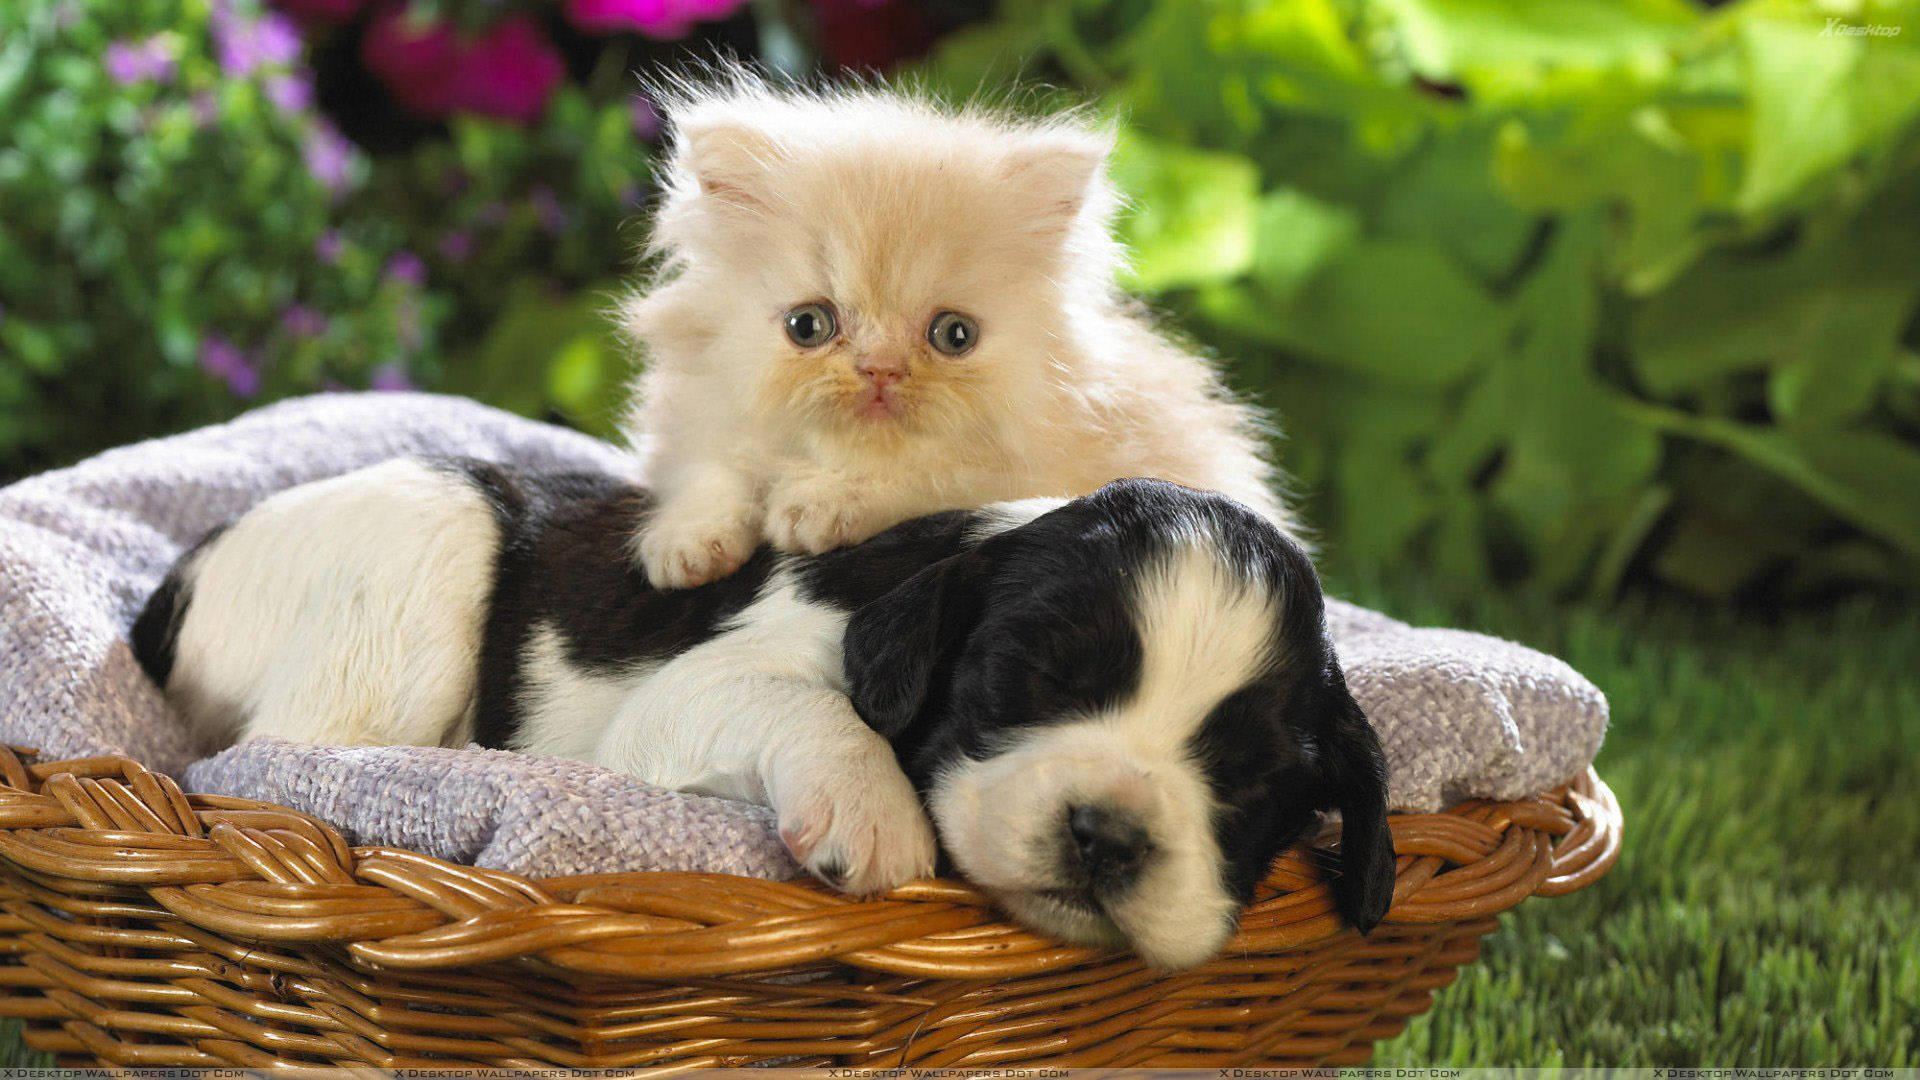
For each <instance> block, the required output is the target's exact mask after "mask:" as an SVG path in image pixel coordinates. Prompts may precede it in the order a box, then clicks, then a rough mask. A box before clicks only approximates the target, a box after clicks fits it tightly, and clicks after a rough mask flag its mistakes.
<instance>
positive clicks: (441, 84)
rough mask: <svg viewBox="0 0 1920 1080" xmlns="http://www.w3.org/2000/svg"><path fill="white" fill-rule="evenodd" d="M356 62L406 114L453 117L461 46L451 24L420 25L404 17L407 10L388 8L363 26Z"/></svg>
mask: <svg viewBox="0 0 1920 1080" xmlns="http://www.w3.org/2000/svg"><path fill="white" fill-rule="evenodd" d="M360 60H361V62H362V63H364V64H366V65H367V70H369V71H371V72H373V73H374V74H375V75H378V76H379V77H380V81H381V82H384V83H386V85H387V88H388V89H389V90H391V91H392V92H393V96H394V98H395V99H396V100H398V101H399V102H400V104H402V105H404V106H406V107H407V109H408V110H409V111H410V112H414V113H418V114H419V115H421V116H425V117H440V116H445V115H446V114H447V113H449V112H452V111H453V72H454V67H455V66H456V65H457V64H458V63H459V62H460V46H459V43H458V41H456V40H455V38H454V33H453V27H452V26H451V25H450V24H448V23H445V22H433V23H420V22H418V21H416V20H415V19H413V18H412V17H411V16H410V15H408V13H407V5H406V4H404V3H398V4H390V5H388V6H387V7H384V8H381V9H380V10H379V11H378V12H377V13H375V15H374V16H373V21H372V22H370V23H369V24H368V25H367V33H366V36H365V37H364V38H362V39H361V41H360Z"/></svg>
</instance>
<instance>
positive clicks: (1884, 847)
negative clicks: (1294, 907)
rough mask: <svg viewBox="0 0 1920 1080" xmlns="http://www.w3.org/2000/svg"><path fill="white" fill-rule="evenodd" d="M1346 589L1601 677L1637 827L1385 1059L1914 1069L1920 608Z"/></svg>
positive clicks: (1514, 921) (1527, 918) (1518, 923)
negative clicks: (1711, 605)
mask: <svg viewBox="0 0 1920 1080" xmlns="http://www.w3.org/2000/svg"><path fill="white" fill-rule="evenodd" d="M1336 591H1338V592H1340V593H1342V594H1344V595H1348V596H1352V597H1354V598H1355V599H1358V600H1360V601H1362V602H1364V603H1369V604H1371V605H1373V606H1376V607H1379V608H1381V609H1383V610H1386V611H1389V612H1392V613H1393V614H1396V615H1399V616H1401V617H1402V618H1406V619H1409V620H1411V621H1414V622H1418V623H1423V624H1436V625H1437V624H1446V625H1454V626H1466V627H1472V628H1474V629H1479V630H1484V631H1487V632H1490V633H1495V634H1499V635H1501V636H1504V637H1509V638H1513V639H1515V640H1518V641H1522V642H1525V643H1527V644H1529V645H1533V646H1536V647H1538V648H1541V649H1545V650H1547V651H1550V652H1553V653H1555V654H1557V655H1559V656H1562V657H1564V658H1565V659H1567V660H1568V661H1569V662H1571V663H1572V664H1573V665H1574V666H1575V667H1577V668H1579V669H1580V670H1581V671H1583V672H1585V673H1586V675H1587V676H1588V677H1589V678H1591V679H1593V680H1594V682H1595V683H1597V684H1599V686H1600V687H1601V688H1602V689H1604V690H1605V691H1606V692H1607V694H1608V696H1609V697H1610V698H1611V699H1612V703H1613V730H1612V731H1611V732H1610V733H1609V734H1608V737H1607V744H1606V748H1605V749H1604V750H1603V751H1602V753H1601V757H1600V768H1601V771H1602V773H1603V774H1604V775H1605V777H1606V778H1607V781H1608V783H1610V784H1611V785H1612V786H1613V789H1614V791H1615V792H1617V793H1618V794H1619V796H1620V801H1621V804H1622V806H1623V807H1624V809H1625V811H1626V820H1627V832H1626V849H1625V852H1624V853H1623V855H1622V856H1621V859H1620V863H1619V865H1618V866H1616V867H1615V868H1614V870H1613V873H1612V874H1610V875H1609V876H1608V877H1607V878H1606V879H1604V880H1603V881H1601V882H1600V883H1599V884H1597V885H1595V886H1594V887H1592V888H1590V889H1588V890H1586V891H1585V892H1582V893H1579V894H1576V895H1574V896H1570V897H1564V898H1560V899H1555V900H1533V901H1529V902H1528V903H1526V904H1523V905H1522V906H1521V907H1520V908H1519V909H1518V910H1517V911H1516V912H1514V913H1513V914H1511V915H1509V916H1507V917H1506V919H1505V920H1504V923H1503V926H1502V928H1501V930H1500V931H1499V932H1498V933H1496V934H1494V935H1493V936H1491V937H1489V938H1488V939H1487V942H1486V946H1485V949H1484V953H1483V956H1482V958H1481V961H1480V962H1479V963H1477V964H1474V965H1472V966H1470V967H1468V968H1467V969H1466V970H1464V971H1463V972H1462V973H1461V975H1460V978H1459V980H1458V981H1457V982H1456V983H1455V984H1454V985H1452V986H1450V987H1448V988H1447V989H1445V990H1443V991H1441V993H1440V995H1439V997H1438V999H1437V1001H1436V1002H1435V1005H1434V1008H1433V1010H1432V1011H1431V1012H1429V1013H1427V1014H1425V1015H1424V1016H1422V1017H1420V1018H1418V1019H1416V1020H1415V1021H1414V1022H1413V1023H1412V1025H1411V1026H1410V1027H1409V1028H1408V1029H1407V1031H1406V1032H1405V1033H1403V1034H1402V1035H1401V1036H1400V1037H1399V1038H1397V1039H1394V1040H1393V1041H1392V1042H1389V1043H1384V1044H1382V1045H1381V1046H1380V1047H1379V1051H1378V1054H1377V1056H1376V1061H1375V1063H1376V1064H1379V1065H1527V1066H1547V1065H1616V1066H1731V1065H1746V1066H1765V1065H1773V1066H1808V1067H1814V1066H1824V1065H1836V1064H1855V1065H1879V1066H1909V1067H1911V1066H1915V1065H1920V1038H1916V1035H1915V1024H1916V1018H1917V1017H1920V869H1917V867H1920V676H1916V674H1915V673H1914V669H1915V668H1920V612H1915V611H1911V610H1903V609H1901V608H1898V607H1896V606H1894V605H1893V604H1891V603H1883V604H1854V605H1849V606H1843V607H1840V608H1837V609H1834V610H1831V611H1826V612H1820V613H1812V614H1796V615H1792V616H1789V617H1787V618H1785V619H1781V620H1766V619H1761V618H1757V617H1755V616H1752V615H1742V614H1737V613H1732V612H1725V611H1692V610H1689V609H1686V608H1683V607H1681V606H1678V605H1674V604H1671V603H1669V604H1666V605H1661V606H1649V605H1635V604H1628V605H1625V606H1624V607H1616V608H1613V609H1608V610H1600V609H1587V608H1580V607H1574V608H1564V607H1549V606H1544V605H1535V604H1530V603H1527V602H1521V601H1513V600H1506V599H1499V598H1485V599H1481V600H1477V601H1474V602H1471V603H1466V604H1447V603H1444V602H1441V601H1440V600H1438V599H1435V598H1434V597H1432V596H1428V595H1425V594H1423V593H1422V592H1421V591H1420V590H1418V589H1413V588H1408V587H1406V586H1392V587H1388V586H1382V585H1379V584H1371V585H1368V584H1358V585H1356V584H1354V583H1342V585H1341V586H1340V587H1338V588H1336ZM18 1053H19V1049H18V1043H17V1040H16V1039H14V1038H12V1037H11V1033H10V1031H9V1029H6V1028H0V1066H6V1065H12V1064H16V1063H18V1064H25V1063H26V1062H24V1061H20V1060H18V1059H17V1058H16V1056H15V1055H17V1054H18Z"/></svg>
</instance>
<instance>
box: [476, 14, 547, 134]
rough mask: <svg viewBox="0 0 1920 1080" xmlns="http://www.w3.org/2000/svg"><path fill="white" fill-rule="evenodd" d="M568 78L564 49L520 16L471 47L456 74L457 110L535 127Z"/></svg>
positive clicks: (503, 22) (500, 24) (499, 24)
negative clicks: (562, 82)
mask: <svg viewBox="0 0 1920 1080" xmlns="http://www.w3.org/2000/svg"><path fill="white" fill-rule="evenodd" d="M565 75H566V64H565V63H564V62H563V61H562V60H561V59H560V52H559V50H558V49H555V48H554V47H553V43H552V42H550V41H548V40H547V37H546V35H545V34H543V33H541V31H540V26H539V24H538V23H536V22H534V21H533V20H532V19H530V18H528V17H527V16H524V15H515V16H512V17H509V18H506V19H502V20H500V21H499V22H497V23H495V24H493V26H492V27H491V28H489V29H488V30H487V32H486V33H484V34H482V35H480V37H478V38H476V39H474V41H472V42H471V43H470V44H469V45H468V47H467V49H466V51H465V52H464V54H463V55H462V56H461V58H460V64H459V66H458V67H456V68H455V69H454V85H453V104H454V108H456V109H463V110H466V111H468V112H477V113H480V114H482V115H484V116H498V117H500V118H501V119H504V120H513V121H517V122H519V123H522V124H530V123H532V122H533V121H535V120H537V119H539V117H540V114H541V113H542V112H543V111H545V110H546V107H547V99H548V98H550V97H552V96H553V91H554V88H555V87H557V86H559V85H560V80H561V78H562V77H563V76H565Z"/></svg>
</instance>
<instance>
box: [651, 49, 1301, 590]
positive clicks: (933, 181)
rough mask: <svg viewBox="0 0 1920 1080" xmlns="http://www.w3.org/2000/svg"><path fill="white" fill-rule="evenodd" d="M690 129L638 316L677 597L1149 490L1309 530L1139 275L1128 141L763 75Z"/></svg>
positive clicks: (656, 550)
mask: <svg viewBox="0 0 1920 1080" xmlns="http://www.w3.org/2000/svg"><path fill="white" fill-rule="evenodd" d="M667 114H668V120H669V123H670V124H671V127H672V133H673V151H672V154H671V156H670V158H669V159H668V161H667V163H666V170H665V197H664V201H663V203H662V205H661V207H660V210H659V214H658V216H657V218H656V220H655V223H654V227H653V234H652V238H651V243H650V251H651V252H652V253H653V254H654V255H656V256H658V257H659V260H660V262H659V265H660V272H659V274H658V276H657V277H656V279H655V280H654V281H653V282H652V283H651V286H650V287H649V288H646V289H645V290H644V291H643V292H642V293H641V294H639V295H637V296H635V297H634V298H633V299H632V300H631V301H630V302H629V303H628V305H627V307H626V310H625V315H626V322H627V326H628V328H629V329H630V330H631V331H632V332H633V334H634V335H635V336H636V337H637V338H638V340H639V341H640V342H641V343H642V345H643V346H644V349H645V354H646V369H645V373H644V375H643V376H642V377H641V381H640V386H639V407H638V409H637V410H636V412H635V416H634V424H635V425H636V426H637V429H638V431H639V432H644V434H645V439H644V440H639V439H636V445H646V446H648V454H649V455H650V460H649V463H648V471H649V480H650V482H651V484H652V485H653V487H654V489H655V490H656V491H657V492H659V493H660V495H661V499H662V501H661V504H660V506H659V508H658V510H657V511H656V513H655V514H654V515H653V516H652V518H651V519H650V521H649V523H648V524H647V525H646V526H645V528H644V531H643V534H642V535H641V536H640V537H639V538H637V539H638V547H637V550H638V554H639V558H640V560H641V562H642V564H643V565H644V567H645V569H646V572H647V576H648V578H649V579H650V580H651V581H652V582H653V583H654V584H656V585H658V586H661V587H668V588H676V587H685V586H691V585H697V584H700V583H702V582H706V581H711V580H714V579H716V578H719V577H723V576H725V575H726V574H728V573H730V572H731V571H732V570H734V569H735V568H736V567H738V566H739V565H740V563H741V562H742V561H744V560H745V559H746V558H747V556H748V555H750V554H751V553H752V552H753V550H754V548H755V547H756V546H758V545H759V544H760V543H761V542H762V541H763V540H764V541H770V542H771V543H772V544H773V545H774V546H775V547H776V548H779V549H780V550H783V551H790V552H807V553H817V552H820V551H825V550H828V549H831V548H835V547H839V546H842V545H845V544H851V543H855V542H858V541H860V540H864V539H866V538H867V537H869V536H872V535H873V534H875V533H877V532H880V531H881V530H883V529H886V528H888V527H890V526H892V525H894V524H897V523H898V522H900V521H903V520H905V519H907V518H911V517H916V516H919V515H921V514H926V513H931V512H933V511H936V510H943V509H951V508H957V507H973V506H979V505H981V504H983V503H988V502H994V501H998V500H1005V499H1017V498H1025V497H1029V496H1043V495H1050V496H1074V495H1081V494H1085V493H1087V492H1090V491H1092V490H1093V489H1094V488H1096V487H1098V486H1100V485H1101V484H1103V483H1105V482H1107V481H1109V480H1113V479H1115V478H1118V477H1124V476H1155V477H1161V478H1164V479H1168V480H1174V481H1178V482H1180V483H1183V484H1187V485H1189V486H1193V487H1199V488H1211V489H1214V490H1218V491H1221V492H1224V493H1226V494H1228V495H1231V496H1233V497H1234V498H1236V499H1239V500H1240V501H1242V502H1244V503H1247V504H1248V505H1250V506H1252V507H1254V508H1255V509H1256V510H1258V511H1260V512H1261V513H1262V514H1264V515H1265V516H1267V517H1269V518H1271V519H1273V520H1274V521H1276V522H1278V523H1280V524H1281V525H1282V526H1283V527H1287V526H1289V524H1290V523H1289V522H1288V520H1287V518H1286V517H1285V513H1284V511H1283V509H1282V507H1281V505H1280V502H1279V500H1278V498H1277V497H1276V495H1275V493H1274V490H1273V486H1272V483H1271V481H1272V479H1273V476H1272V470H1271V468H1270V467H1269V465H1268V463H1267V461H1266V460H1265V458H1264V457H1263V453H1262V449H1263V439H1262V437H1261V423H1260V417H1259V416H1258V415H1257V414H1256V413H1255V412H1254V411H1253V410H1252V409H1251V408H1250V407H1248V406H1246V405H1244V404H1240V403H1237V402H1235V401H1233V400H1231V399H1230V398H1229V397H1228V395H1227V393H1226V392H1225V390H1224V389H1223V388H1222V386H1221V384H1220V382H1219V380H1218V378H1217V377H1216V375H1215V373H1214V372H1213V370H1212V368H1211V367H1210V366H1209V365H1208V364H1207V363H1206V362H1205V361H1204V360H1202V359H1201V358H1199V357H1197V356H1194V355H1192V354H1190V353H1188V352H1186V351H1183V350H1182V349H1180V348H1179V347H1178V346H1176V345H1174V344H1173V343H1172V342H1170V341H1168V340H1167V339H1166V338H1164V337H1162V336H1161V335H1159V334H1158V333H1156V332H1155V331H1154V329H1153V327H1152V326H1151V325H1150V324H1149V323H1148V321H1147V320H1146V318H1145V317H1144V315H1143V314H1142V312H1141V311H1140V310H1139V309H1138V307H1137V306H1136V305H1134V304H1132V303H1130V302H1129V301H1128V300H1127V299H1126V298H1125V297H1124V296H1123V295H1122V294H1121V293H1120V292H1119V290H1118V289H1117V288H1116V286H1115V284H1114V273H1115V270H1116V269H1117V268H1118V267H1119V266H1120V265H1121V261H1122V258H1123V256H1122V252H1121V251H1120V249H1119V246H1118V245H1117V244H1116V243H1115V242H1114V240H1113V238H1112V236H1111V233H1110V227H1109V226H1110V220H1111V217H1112V214H1113V211H1114V208H1115V204H1116V199H1115V196H1114V192H1113V189H1112V186H1111V185H1110V183H1109V182H1108V180H1107V178H1106V175H1105V162H1106V157H1107V153H1108V151H1109V149H1110V148H1111V136H1110V135H1109V134H1108V133H1107V132H1106V131H1104V130H1101V129H1099V128H1096V127H1094V126H1093V125H1091V124H1089V123H1087V122H1086V121H1085V120H1083V119H1082V118H1081V117H1079V116H1077V115H1072V114H1069V115H1063V116H1056V117H1052V118H1049V119H1044V120H1038V121H1028V120H1020V119H1014V118H1011V117H1008V116H1002V115H996V114H992V113H989V112H985V111H980V110H968V111H952V110H948V109H944V108H941V107H939V106H936V105H933V104H930V103H927V102H925V101H921V100H918V99H915V98H912V97H908V96H904V95H900V94H896V93H890V92H886V91H882V90H876V89H865V88H863V89H851V90H835V91H819V92H806V91H790V90H775V89H772V88H769V87H768V86H766V85H764V84H761V83H758V82H756V81H753V80H751V79H746V78H740V77H736V78H733V79H729V80H725V81H724V82H722V83H721V84H720V85H717V86H714V85H709V86H706V87H704V88H696V89H683V90H682V91H680V92H679V93H678V94H676V95H674V96H673V97H671V98H669V100H668V101H667Z"/></svg>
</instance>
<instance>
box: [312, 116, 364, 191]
mask: <svg viewBox="0 0 1920 1080" xmlns="http://www.w3.org/2000/svg"><path fill="white" fill-rule="evenodd" d="M300 153H301V158H302V159H303V160H304V161H305V162H306V165H307V171H308V172H310V173H312V174H313V178H314V179H315V180H318V181H320V186H322V187H324V188H326V189H327V190H328V191H329V192H331V193H333V194H335V195H338V194H340V193H341V192H343V191H345V190H347V188H348V187H349V186H350V185H351V184H352V183H353V163H354V156H355V151H354V149H353V144H352V143H350V142H348V141H347V139H346V136H344V135H342V134H340V130H339V129H338V128H336V127H334V126H333V124H332V123H330V122H329V121H327V120H325V119H322V120H319V121H316V122H315V123H314V125H313V130H312V131H309V132H308V133H307V138H306V142H305V143H304V144H303V145H302V146H301V148H300Z"/></svg>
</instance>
